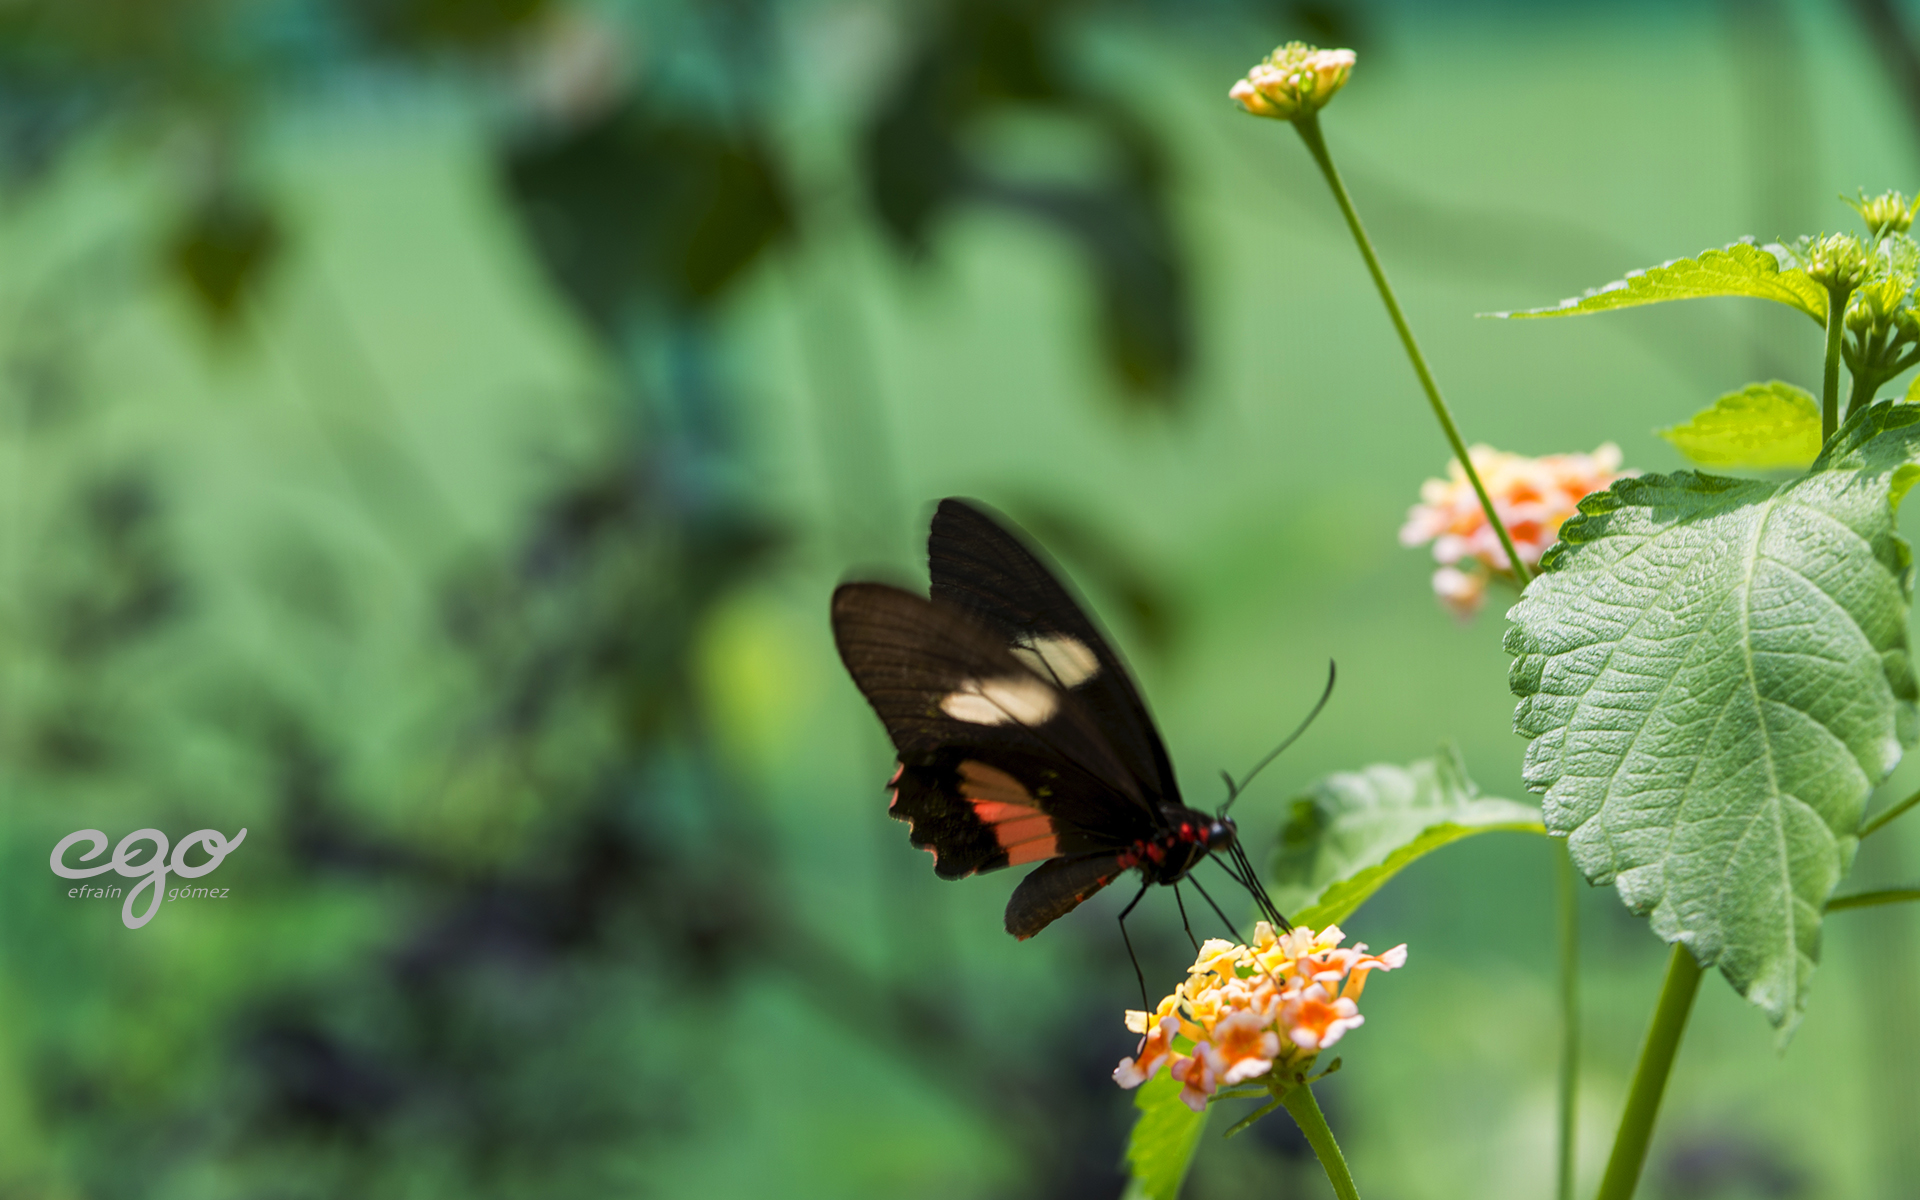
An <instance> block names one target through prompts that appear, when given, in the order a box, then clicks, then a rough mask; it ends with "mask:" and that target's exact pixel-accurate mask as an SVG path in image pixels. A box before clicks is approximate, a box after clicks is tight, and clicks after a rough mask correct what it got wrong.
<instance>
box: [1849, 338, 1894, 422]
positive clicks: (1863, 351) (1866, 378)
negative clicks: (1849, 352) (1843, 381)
mask: <svg viewBox="0 0 1920 1200" xmlns="http://www.w3.org/2000/svg"><path fill="white" fill-rule="evenodd" d="M1886 348H1887V338H1886V337H1885V336H1884V335H1883V336H1880V337H1874V336H1871V335H1869V336H1868V338H1867V339H1866V344H1865V345H1863V346H1862V347H1861V348H1860V369H1859V370H1857V371H1855V372H1854V373H1853V391H1852V392H1850V393H1848V395H1847V416H1848V417H1849V418H1851V417H1852V416H1853V414H1854V413H1856V412H1858V411H1859V410H1860V407H1861V406H1862V405H1865V404H1871V403H1873V393H1874V392H1875V391H1877V390H1878V389H1879V387H1880V376H1879V374H1878V373H1877V372H1876V371H1875V370H1874V367H1875V366H1876V365H1877V364H1878V363H1879V362H1880V358H1881V355H1883V354H1884V353H1886Z"/></svg>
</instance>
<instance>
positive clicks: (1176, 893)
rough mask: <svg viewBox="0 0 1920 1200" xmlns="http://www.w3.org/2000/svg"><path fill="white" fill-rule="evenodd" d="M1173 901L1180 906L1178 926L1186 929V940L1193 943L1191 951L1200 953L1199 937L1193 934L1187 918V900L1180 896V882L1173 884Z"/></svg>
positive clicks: (1191, 925)
mask: <svg viewBox="0 0 1920 1200" xmlns="http://www.w3.org/2000/svg"><path fill="white" fill-rule="evenodd" d="M1173 902H1174V903H1175V904H1177V905H1179V906H1180V927H1181V928H1182V929H1184V930H1186V931H1187V940H1188V941H1190V942H1192V943H1193V952H1194V953H1195V954H1198V953H1200V939H1199V938H1196V937H1194V936H1193V924H1192V922H1190V921H1188V920H1187V902H1186V901H1185V900H1182V899H1181V898H1180V884H1179V881H1177V880H1176V881H1175V882H1174V885H1173Z"/></svg>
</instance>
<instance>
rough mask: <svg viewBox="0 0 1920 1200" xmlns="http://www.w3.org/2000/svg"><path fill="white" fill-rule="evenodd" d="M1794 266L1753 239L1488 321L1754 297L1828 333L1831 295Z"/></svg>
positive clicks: (1782, 252)
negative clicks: (1802, 316) (1797, 314)
mask: <svg viewBox="0 0 1920 1200" xmlns="http://www.w3.org/2000/svg"><path fill="white" fill-rule="evenodd" d="M1790 263H1791V259H1790V257H1789V256H1788V254H1787V251H1786V248H1785V247H1783V246H1777V245H1771V244H1769V245H1766V246H1756V245H1755V244H1754V243H1753V239H1752V238H1743V239H1741V240H1740V241H1737V242H1735V243H1733V244H1732V245H1730V246H1728V247H1726V248H1725V249H1722V250H1707V251H1703V252H1702V253H1700V254H1699V255H1697V256H1695V257H1693V258H1676V259H1673V260H1672V261H1671V262H1664V263H1661V264H1660V265H1659V266H1657V267H1648V268H1647V269H1646V270H1644V271H1630V272H1628V273H1627V277H1626V278H1625V279H1616V280H1614V281H1613V282H1612V283H1609V284H1607V285H1605V286H1603V287H1597V288H1594V289H1593V290H1592V291H1588V292H1583V293H1581V294H1580V295H1578V296H1572V297H1569V298H1568V299H1565V300H1562V301H1561V302H1560V303H1558V304H1554V305H1549V306H1548V307H1546V308H1530V309H1525V310H1522V311H1520V312H1502V313H1488V314H1486V315H1488V316H1493V317H1513V318H1522V317H1564V316H1571V315H1572V314H1574V313H1592V312H1607V311H1609V310H1611V309H1616V308H1634V307H1637V306H1639V305H1642V304H1659V303H1661V302H1663V301H1667V300H1696V299H1702V298H1705V297H1709V296H1752V297H1754V298H1756V299H1760V300H1772V301H1774V302H1776V303H1779V304H1785V305H1788V306H1790V307H1792V308H1797V309H1799V310H1800V311H1801V312H1803V313H1805V314H1807V315H1808V316H1809V317H1812V318H1813V319H1814V320H1815V321H1817V322H1819V323H1820V325H1821V327H1822V328H1825V326H1826V323H1827V289H1826V288H1824V287H1822V286H1821V285H1820V284H1818V283H1815V282H1814V281H1813V279H1812V277H1811V276H1809V275H1808V274H1807V273H1806V272H1805V271H1802V270H1799V269H1798V268H1796V267H1793V266H1791V265H1789V264H1790Z"/></svg>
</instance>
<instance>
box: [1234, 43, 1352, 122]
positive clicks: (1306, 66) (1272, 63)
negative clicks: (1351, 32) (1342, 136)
mask: <svg viewBox="0 0 1920 1200" xmlns="http://www.w3.org/2000/svg"><path fill="white" fill-rule="evenodd" d="M1353 64H1354V54H1353V51H1351V50H1322V49H1320V48H1319V47H1317V46H1309V45H1307V44H1306V43H1304V42H1288V43H1287V44H1286V45H1284V46H1281V47H1279V48H1278V49H1276V50H1275V51H1274V52H1273V53H1272V54H1269V55H1267V56H1266V58H1264V59H1262V60H1260V61H1259V62H1258V63H1255V64H1254V67H1253V70H1251V71H1248V72H1247V76H1246V78H1245V79H1242V80H1240V81H1239V82H1238V83H1236V84H1234V85H1233V87H1232V88H1231V89H1230V90H1229V91H1228V92H1227V95H1228V96H1230V97H1231V98H1232V99H1233V100H1235V101H1236V102H1238V104H1239V105H1240V107H1241V108H1244V109H1245V110H1247V111H1248V112H1249V113H1252V114H1253V115H1254V116H1256V117H1273V118H1275V119H1276V120H1281V121H1292V120H1295V119H1297V118H1300V117H1304V116H1309V115H1311V114H1313V113H1316V112H1318V111H1320V109H1321V108H1323V107H1324V106H1325V105H1326V103H1327V101H1329V100H1331V99H1333V94H1334V93H1335V92H1337V91H1339V90H1340V89H1341V88H1343V87H1345V86H1346V84H1347V77H1348V76H1349V75H1351V74H1353Z"/></svg>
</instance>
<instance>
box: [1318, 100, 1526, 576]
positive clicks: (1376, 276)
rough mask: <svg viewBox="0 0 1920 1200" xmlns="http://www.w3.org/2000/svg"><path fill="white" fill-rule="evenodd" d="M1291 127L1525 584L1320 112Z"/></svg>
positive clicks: (1516, 554)
mask: <svg viewBox="0 0 1920 1200" xmlns="http://www.w3.org/2000/svg"><path fill="white" fill-rule="evenodd" d="M1293 128H1294V132H1296V133H1298V134H1299V135H1300V140H1301V141H1303V142H1305V143H1306V144H1307V152H1308V153H1309V154H1311V155H1313V161H1314V162H1315V163H1317V164H1318V165H1319V167H1320V174H1321V175H1323V176H1325V177H1326V180H1327V187H1329V188H1330V189H1332V191H1333V198H1334V200H1335V202H1336V203H1338V204H1339V205H1340V215H1341V216H1343V217H1345V218H1346V219H1347V228H1348V229H1349V230H1351V231H1352V233H1353V240H1354V244H1355V245H1357V246H1359V248H1360V257H1361V258H1363V259H1365V260H1366V264H1367V272H1368V274H1370V275H1372V276H1373V286H1374V287H1375V288H1376V289H1378V290H1379V292H1380V299H1381V300H1382V301H1383V302H1384V303H1385V304H1386V306H1387V316H1388V317H1389V318H1391V319H1392V321H1393V328H1394V332H1396V333H1398V334H1399V335H1400V344H1401V346H1403V347H1405V349H1406V352H1407V361H1408V362H1410V363H1412V364H1413V373H1414V374H1415V375H1417V376H1419V378H1420V387H1421V388H1422V389H1423V390H1424V391H1425V392H1426V393H1427V403H1428V404H1430V405H1431V406H1432V407H1433V415H1434V417H1435V419H1437V420H1438V421H1439V422H1440V428H1441V430H1442V431H1443V432H1444V433H1445V434H1446V435H1447V443H1448V444H1449V445H1450V446H1452V447H1453V456H1454V458H1455V459H1457V460H1459V463H1460V467H1461V469H1462V470H1464V471H1465V472H1466V473H1467V479H1468V480H1469V481H1471V482H1472V484H1473V491H1474V494H1475V495H1477V496H1479V497H1480V506H1481V507H1482V508H1483V509H1485V510H1486V514H1487V524H1489V525H1491V526H1492V527H1493V531H1494V533H1495V534H1497V535H1498V536H1499V538H1500V545H1501V547H1502V548H1503V549H1504V550H1506V552H1507V561H1508V562H1510V563H1512V564H1513V572H1514V574H1515V575H1516V576H1517V577H1518V578H1519V580H1520V586H1522V587H1525V586H1526V585H1527V583H1528V582H1529V581H1531V580H1532V578H1533V573H1532V572H1531V571H1529V570H1528V569H1527V564H1526V563H1525V562H1524V561H1522V559H1521V558H1520V554H1519V552H1518V551H1516V550H1515V549H1514V547H1513V539H1512V538H1511V537H1509V536H1508V535H1507V527H1506V525H1505V524H1503V523H1502V522H1501V520H1500V514H1499V513H1497V512H1495V511H1494V508H1493V498H1492V497H1491V496H1489V495H1488V494H1487V487H1486V485H1485V484H1484V483H1482V482H1480V473H1479V472H1478V471H1476V470H1474V467H1473V456H1472V455H1471V454H1469V453H1468V451H1467V443H1466V440H1465V439H1463V438H1462V437H1461V436H1460V427H1459V426H1458V425H1456V424H1454V421H1453V412H1452V410H1451V409H1449V408H1448V407H1447V402H1446V399H1445V398H1444V397H1442V396H1441V395H1440V385H1439V384H1438V383H1435V382H1434V379H1433V372H1432V371H1431V370H1430V369H1429V368H1428V367H1427V357H1426V355H1424V354H1422V353H1421V352H1420V343H1419V342H1418V341H1417V340H1415V338H1414V336H1413V329H1412V328H1411V327H1410V326H1409V325H1408V324H1407V317H1406V314H1405V313H1403V312H1401V311H1400V301H1399V299H1398V298H1396V297H1395V296H1394V294H1393V285H1392V284H1390V283H1388V282H1387V275H1386V272H1385V271H1384V270H1382V269H1381V267H1380V258H1379V256H1378V255H1376V254H1375V253H1374V252H1373V241H1372V239H1370V238H1368V237H1367V229H1366V226H1364V225H1362V224H1361V223H1360V214H1359V213H1358V212H1356V211H1355V210H1354V207H1353V199H1352V197H1350V196H1348V195H1347V185H1346V184H1345V183H1344V182H1342V180H1341V178H1340V171H1339V169H1338V168H1336V167H1335V166H1334V165H1333V156H1332V155H1331V154H1329V153H1328V152H1327V141H1326V138H1324V137H1323V136H1321V133H1320V116H1319V114H1318V113H1317V112H1308V113H1305V114H1303V115H1301V116H1298V117H1295V118H1293Z"/></svg>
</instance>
